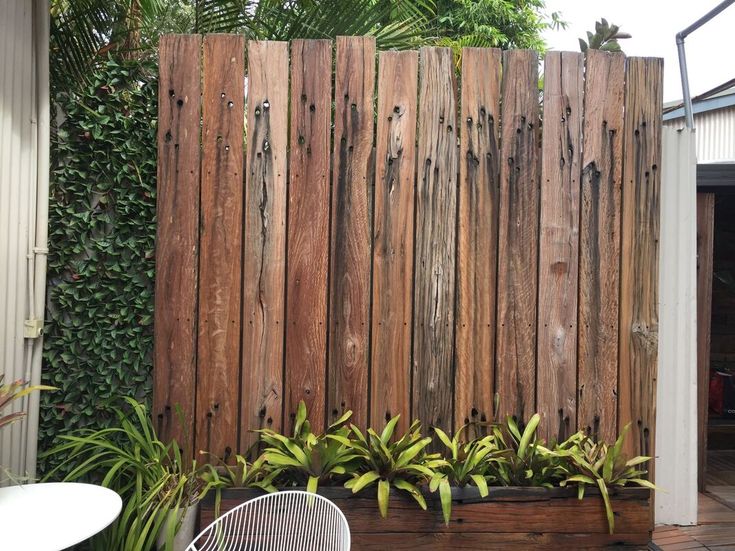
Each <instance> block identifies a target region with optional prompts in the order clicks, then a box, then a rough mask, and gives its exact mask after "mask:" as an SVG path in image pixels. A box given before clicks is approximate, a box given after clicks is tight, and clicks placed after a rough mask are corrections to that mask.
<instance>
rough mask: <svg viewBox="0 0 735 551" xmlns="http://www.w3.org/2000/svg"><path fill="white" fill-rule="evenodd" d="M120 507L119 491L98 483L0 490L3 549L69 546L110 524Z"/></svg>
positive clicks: (50, 550)
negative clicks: (96, 484)
mask: <svg viewBox="0 0 735 551" xmlns="http://www.w3.org/2000/svg"><path fill="white" fill-rule="evenodd" d="M120 509H122V500H121V499H120V496H119V495H117V494H116V493H115V492H113V491H112V490H109V489H107V488H103V487H102V486H95V485H93V484H78V483H75V482H52V483H48V484H23V485H20V486H9V487H7V488H0V547H2V549H3V550H6V551H59V550H61V549H66V548H67V547H70V546H72V545H74V544H77V543H79V542H82V541H84V540H86V539H87V538H90V537H92V536H93V535H95V534H96V533H97V532H100V531H101V530H103V529H104V528H106V527H107V526H109V525H110V524H111V523H112V521H114V520H115V519H116V518H117V515H119V514H120Z"/></svg>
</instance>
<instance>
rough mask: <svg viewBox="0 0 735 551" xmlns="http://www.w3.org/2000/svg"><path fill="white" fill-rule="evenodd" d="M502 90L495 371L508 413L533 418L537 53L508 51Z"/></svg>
mask: <svg viewBox="0 0 735 551" xmlns="http://www.w3.org/2000/svg"><path fill="white" fill-rule="evenodd" d="M502 90H503V101H502V114H501V121H502V129H501V138H500V142H501V148H502V152H501V155H500V158H501V163H500V215H499V222H498V320H497V337H496V354H495V358H496V360H495V361H496V367H495V371H496V380H497V388H498V394H499V397H500V403H499V412H500V418H501V419H503V418H505V416H506V415H515V416H516V417H518V418H519V419H524V420H525V419H527V418H528V417H529V416H530V415H532V414H533V413H534V408H535V407H536V402H535V392H536V299H537V289H538V269H537V268H538V225H539V212H538V209H539V166H538V165H539V161H540V159H539V156H540V151H539V147H538V132H539V103H538V61H537V58H536V53H535V52H533V51H531V50H510V51H507V52H505V53H504V60H503V88H502Z"/></svg>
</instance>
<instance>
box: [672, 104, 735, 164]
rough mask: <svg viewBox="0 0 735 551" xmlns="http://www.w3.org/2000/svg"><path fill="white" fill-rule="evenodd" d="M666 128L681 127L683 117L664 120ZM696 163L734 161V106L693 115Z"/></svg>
mask: <svg viewBox="0 0 735 551" xmlns="http://www.w3.org/2000/svg"><path fill="white" fill-rule="evenodd" d="M664 126H665V127H667V128H674V129H678V128H682V127H683V126H684V118H677V119H673V120H667V121H664ZM694 128H695V129H696V137H697V162H698V163H732V162H735V106H732V107H727V108H723V109H718V110H714V111H707V112H704V113H697V114H695V115H694Z"/></svg>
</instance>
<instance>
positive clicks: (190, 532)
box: [156, 503, 199, 551]
mask: <svg viewBox="0 0 735 551" xmlns="http://www.w3.org/2000/svg"><path fill="white" fill-rule="evenodd" d="M198 513H199V503H193V504H191V505H189V506H188V507H187V508H186V509H179V511H178V512H177V513H176V514H175V515H174V512H173V511H171V512H169V514H168V518H167V519H166V522H164V523H163V526H161V529H160V530H159V531H158V537H157V538H156V548H157V549H159V550H161V549H165V548H166V533H167V531H168V528H169V526H170V523H172V522H176V523H178V522H179V521H181V524H179V529H178V531H177V532H176V535H175V536H174V541H173V551H185V550H186V548H187V547H188V545H189V544H190V543H191V542H192V540H193V539H194V529H195V528H196V523H197V515H198ZM182 515H183V519H182Z"/></svg>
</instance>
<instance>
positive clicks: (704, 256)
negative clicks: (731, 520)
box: [697, 193, 715, 491]
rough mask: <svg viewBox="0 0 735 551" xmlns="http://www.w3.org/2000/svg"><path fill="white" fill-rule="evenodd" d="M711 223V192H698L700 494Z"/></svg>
mask: <svg viewBox="0 0 735 551" xmlns="http://www.w3.org/2000/svg"><path fill="white" fill-rule="evenodd" d="M714 222H715V195H714V193H697V429H698V434H699V436H698V439H697V445H698V447H699V450H698V451H699V468H698V469H697V479H698V484H699V490H700V491H704V489H705V484H704V481H705V475H706V472H707V421H708V411H709V377H710V373H709V366H710V344H711V336H712V335H711V331H710V329H711V326H712V270H713V252H714V251H713V247H714V229H715V228H714Z"/></svg>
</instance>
